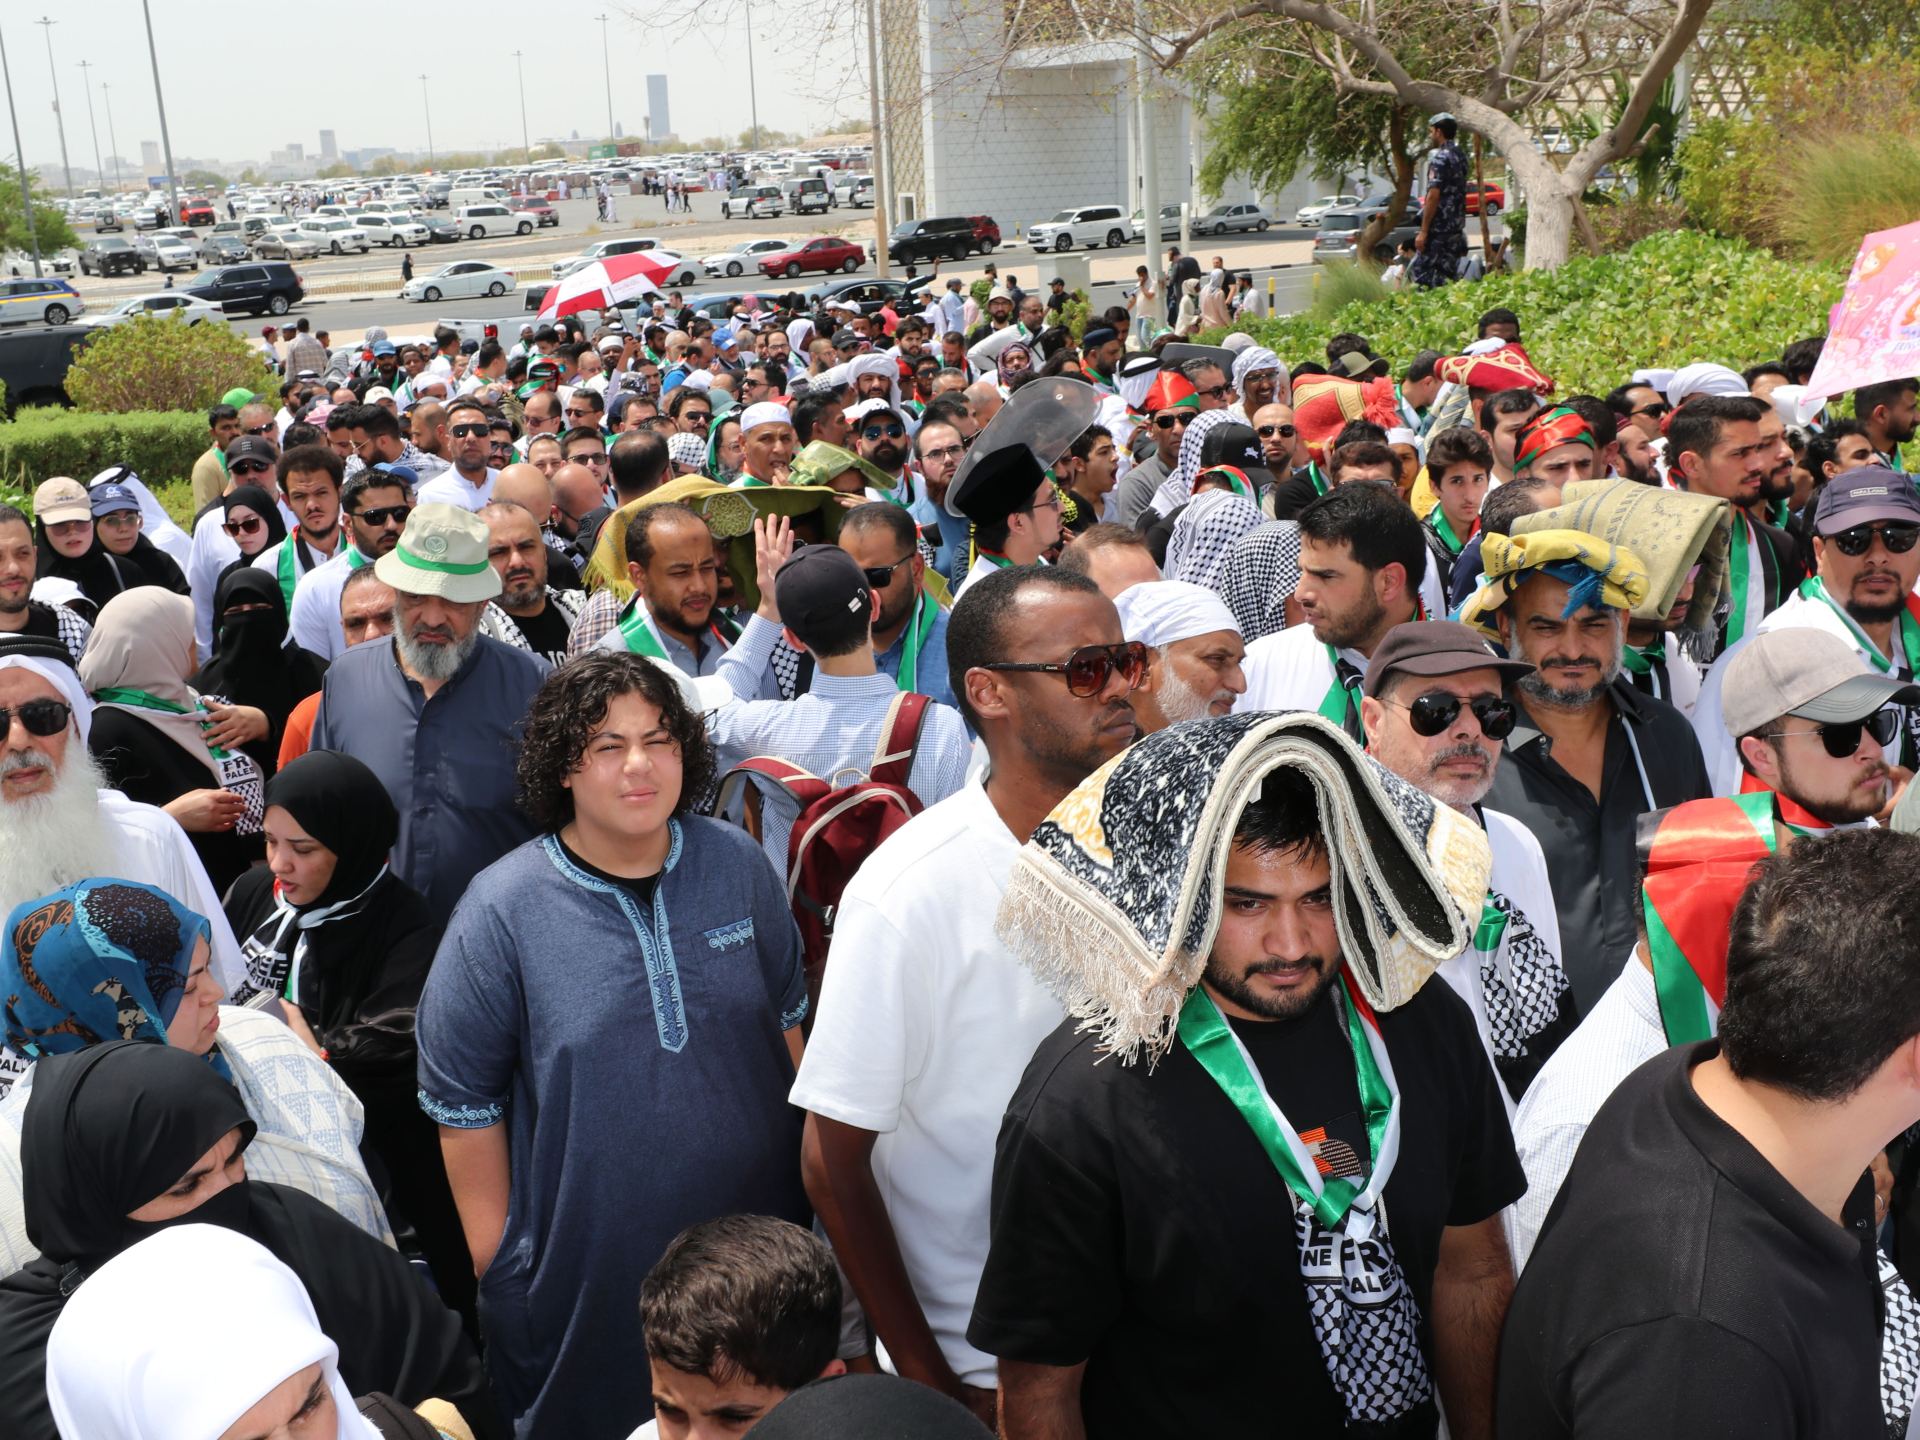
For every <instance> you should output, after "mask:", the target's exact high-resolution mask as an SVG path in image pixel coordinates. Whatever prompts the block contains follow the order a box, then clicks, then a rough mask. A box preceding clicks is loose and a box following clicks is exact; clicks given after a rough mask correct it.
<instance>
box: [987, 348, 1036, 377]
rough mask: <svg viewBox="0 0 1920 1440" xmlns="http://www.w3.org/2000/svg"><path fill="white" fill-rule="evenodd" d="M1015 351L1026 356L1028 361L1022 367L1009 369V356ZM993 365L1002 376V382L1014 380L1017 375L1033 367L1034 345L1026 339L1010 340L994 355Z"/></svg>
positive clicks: (995, 371)
mask: <svg viewBox="0 0 1920 1440" xmlns="http://www.w3.org/2000/svg"><path fill="white" fill-rule="evenodd" d="M1015 352H1018V353H1019V354H1022V355H1024V356H1026V357H1027V363H1026V365H1025V366H1024V367H1023V368H1022V369H1019V370H1014V371H1009V370H1008V369H1007V357H1008V356H1009V355H1012V354H1014V353H1015ZM993 366H994V373H995V374H997V375H998V376H999V377H1000V383H1001V384H1002V385H1005V384H1006V383H1007V382H1008V381H1010V380H1012V379H1013V377H1014V376H1015V375H1024V374H1026V373H1027V371H1029V370H1031V369H1033V347H1032V346H1031V345H1029V344H1027V342H1026V341H1024V340H1013V341H1009V342H1008V343H1007V344H1005V345H1003V346H1001V347H1000V353H999V354H998V355H996V356H995V357H994V361H993Z"/></svg>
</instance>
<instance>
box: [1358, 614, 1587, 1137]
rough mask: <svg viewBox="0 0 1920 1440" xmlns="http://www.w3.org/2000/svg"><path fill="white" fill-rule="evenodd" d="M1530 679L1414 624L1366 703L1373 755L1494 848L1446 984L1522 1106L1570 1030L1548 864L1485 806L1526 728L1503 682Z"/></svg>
mask: <svg viewBox="0 0 1920 1440" xmlns="http://www.w3.org/2000/svg"><path fill="white" fill-rule="evenodd" d="M1532 673H1533V667H1532V666H1531V665H1529V664H1527V663H1526V662H1525V661H1521V660H1507V659H1503V658H1502V657H1501V656H1499V655H1498V654H1496V653H1495V651H1494V648H1493V646H1491V645H1489V644H1488V643H1487V642H1486V640H1485V639H1483V638H1482V637H1481V636H1480V635H1478V634H1476V633H1475V632H1474V631H1472V630H1470V629H1468V628H1467V627H1466V626H1465V625H1460V624H1456V623H1455V622H1453V621H1451V620H1416V621H1414V622H1413V623H1411V624H1408V625H1396V626H1395V627H1394V628H1393V629H1392V630H1390V631H1388V632H1387V638H1386V639H1385V640H1383V641H1381V642H1380V648H1379V649H1378V650H1376V651H1375V652H1374V655H1373V663H1372V664H1371V665H1369V666H1368V667H1367V680H1366V686H1365V696H1364V698H1363V699H1362V700H1361V701H1360V719H1361V721H1362V723H1363V724H1365V726H1366V727H1367V753H1368V754H1370V755H1372V756H1373V758H1374V759H1376V760H1378V761H1379V762H1380V763H1381V764H1382V765H1384V766H1386V767H1387V768H1388V769H1389V770H1391V771H1393V773H1394V774H1396V775H1398V776H1399V777H1400V778H1401V779H1402V780H1405V781H1406V782H1407V783H1408V784H1409V785H1414V786H1417V787H1419V788H1420V789H1422V790H1424V791H1426V792H1427V794H1429V795H1431V796H1433V798H1434V799H1435V800H1438V801H1439V802H1440V803H1441V804H1442V805H1451V806H1452V807H1453V808H1454V809H1456V810H1458V811H1459V812H1460V813H1461V814H1463V815H1469V816H1471V817H1472V818H1473V820H1474V822H1475V823H1476V824H1478V825H1479V826H1480V827H1481V828H1482V829H1483V830H1485V831H1486V832H1487V840H1488V843H1489V844H1491V846H1492V847H1493V875H1492V877H1491V879H1490V880H1489V881H1488V889H1487V898H1486V903H1485V905H1484V906H1483V907H1482V909H1481V911H1480V915H1479V921H1478V924H1477V925H1476V927H1475V931H1474V937H1473V941H1472V943H1471V944H1469V945H1468V946H1467V948H1466V949H1465V950H1463V951H1461V952H1460V954H1458V955H1456V956H1455V957H1454V958H1453V959H1451V960H1449V961H1448V962H1447V963H1446V964H1444V965H1442V966H1441V967H1440V973H1441V975H1443V976H1445V977H1446V981H1447V983H1448V984H1449V985H1451V986H1453V988H1454V989H1455V990H1456V991H1457V992H1459V995H1460V998H1461V999H1462V1000H1465V1001H1466V1002H1467V1008H1468V1009H1470V1010H1471V1011H1473V1019H1474V1023H1475V1025H1476V1026H1477V1028H1478V1029H1479V1031H1480V1040H1481V1043H1482V1044H1484V1045H1485V1046H1486V1047H1487V1056H1488V1058H1489V1059H1490V1060H1491V1061H1492V1062H1493V1066H1494V1069H1495V1071H1496V1072H1498V1074H1499V1075H1500V1078H1501V1080H1502V1081H1503V1082H1504V1083H1505V1084H1506V1087H1507V1093H1508V1094H1509V1095H1510V1096H1511V1097H1512V1098H1513V1100H1514V1101H1515V1102H1518V1101H1519V1099H1520V1097H1521V1096H1522V1095H1523V1094H1524V1093H1525V1092H1526V1088H1527V1086H1528V1084H1529V1083H1530V1082H1531V1081H1532V1079H1533V1077H1534V1076H1535V1075H1536V1074H1537V1073H1539V1070H1540V1067H1541V1066H1542V1065H1543V1064H1545V1063H1546V1059H1547V1057H1548V1056H1549V1055H1551V1054H1552V1053H1553V1051H1554V1047H1555V1046H1557V1045H1558V1044H1559V1043H1560V1042H1561V1041H1562V1040H1563V1039H1565V1038H1566V1036H1567V1034H1568V1033H1569V1032H1570V1031H1571V1030H1572V1029H1573V1025H1574V1013H1573V995H1572V993H1571V992H1570V991H1569V990H1568V988H1567V976H1566V972H1565V971H1564V970H1563V969H1561V967H1560V922H1559V917H1558V916H1557V914H1556V913H1555V911H1554V908H1553V887H1552V885H1551V884H1550V883H1549V882H1548V879H1547V861H1546V856H1545V855H1543V854H1542V853H1541V850H1540V842H1539V841H1538V840H1536V839H1534V838H1533V835H1532V833H1531V832H1530V831H1529V830H1528V829H1527V828H1526V826H1524V825H1522V824H1521V823H1520V822H1519V821H1517V820H1515V819H1514V818H1513V817H1512V816H1511V815H1503V814H1501V813H1500V812H1499V811H1498V810H1491V809H1487V808H1486V807H1484V806H1483V805H1482V804H1481V803H1480V802H1481V801H1482V800H1484V799H1485V798H1486V795H1487V791H1489V790H1491V789H1492V788H1493V777H1494V776H1495V774H1496V773H1498V771H1499V768H1500V742H1501V741H1503V740H1505V739H1506V738H1507V736H1508V735H1510V734H1512V733H1513V726H1514V722H1515V721H1516V720H1517V719H1518V718H1519V710H1518V706H1517V704H1516V702H1515V701H1514V700H1513V699H1511V698H1510V697H1509V696H1508V695H1506V693H1505V686H1506V682H1507V681H1508V680H1509V679H1522V678H1524V677H1525V676H1527V675H1530V674H1532Z"/></svg>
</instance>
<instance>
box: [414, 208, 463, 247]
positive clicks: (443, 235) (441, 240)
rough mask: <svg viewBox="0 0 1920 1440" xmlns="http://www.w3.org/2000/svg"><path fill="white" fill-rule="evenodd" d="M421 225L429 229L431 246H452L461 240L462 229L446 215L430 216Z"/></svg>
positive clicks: (428, 236) (428, 235)
mask: <svg viewBox="0 0 1920 1440" xmlns="http://www.w3.org/2000/svg"><path fill="white" fill-rule="evenodd" d="M420 223H421V224H422V225H424V226H426V227H427V240H428V242H429V243H430V244H434V245H452V244H454V243H456V242H457V241H458V240H459V239H460V227H459V226H458V225H456V224H454V223H453V221H451V220H449V219H448V218H447V217H446V216H444V215H429V216H428V217H427V218H426V219H424V220H422V221H421V222H420Z"/></svg>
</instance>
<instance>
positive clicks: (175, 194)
mask: <svg viewBox="0 0 1920 1440" xmlns="http://www.w3.org/2000/svg"><path fill="white" fill-rule="evenodd" d="M140 14H141V15H142V16H143V17H144V18H145V20H146V22H147V58H148V59H149V60H151V61H152V62H153V101H154V104H155V105H156V106H157V107H158V108H159V111H160V152H161V154H162V155H163V156H164V157H165V158H166V162H167V203H168V204H169V205H171V206H172V207H173V218H174V223H176V224H178V223H179V220H180V188H179V186H178V184H176V183H175V181H174V178H173V140H172V138H171V137H170V136H169V135H168V134H167V97H166V96H165V95H164V94H162V93H161V90H160V50H159V47H158V46H156V45H155V44H154V41H153V6H152V5H151V4H150V3H149V0H140ZM109 138H111V137H109Z"/></svg>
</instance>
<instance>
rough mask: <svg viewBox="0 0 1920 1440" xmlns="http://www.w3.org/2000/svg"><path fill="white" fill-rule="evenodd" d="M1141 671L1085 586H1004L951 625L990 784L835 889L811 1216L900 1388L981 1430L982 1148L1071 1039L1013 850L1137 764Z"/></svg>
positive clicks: (997, 581)
mask: <svg viewBox="0 0 1920 1440" xmlns="http://www.w3.org/2000/svg"><path fill="white" fill-rule="evenodd" d="M1143 651H1144V647H1142V646H1129V645H1127V644H1126V643H1125V641H1124V640H1123V638H1122V632H1121V629H1120V617H1119V615H1118V613H1117V612H1116V611H1115V610H1114V607H1113V602H1112V601H1110V600H1108V599H1107V598H1106V597H1105V596H1104V595H1102V594H1101V593H1100V592H1099V589H1098V588H1097V587H1096V586H1095V585H1094V584H1093V582H1092V581H1091V580H1089V579H1087V578H1086V577H1085V576H1083V575H1074V574H1069V573H1066V572H1063V571H1060V570H1057V569H1043V568H1039V567H1031V566H1029V567H1023V568H1012V569H1005V570H994V571H993V572H992V573H991V574H990V575H989V576H988V577H986V578H984V579H982V580H980V581H979V582H978V583H977V584H976V585H975V587H974V588H973V589H971V590H969V591H968V593H967V595H966V596H965V598H964V599H962V600H961V601H959V603H958V604H956V605H955V606H954V609H953V611H952V614H951V615H950V617H949V625H948V630H947V660H948V664H949V667H950V670H951V673H952V677H953V679H954V680H955V681H956V682H958V687H957V691H956V698H958V700H959V701H960V705H961V711H962V714H963V715H965V716H966V718H967V720H968V723H969V724H970V725H971V726H972V728H973V730H974V733H976V734H977V735H979V737H980V740H981V743H982V744H983V745H984V746H985V747H986V751H987V755H988V758H989V762H990V763H989V766H988V770H987V774H986V777H985V779H984V780H982V781H976V782H974V783H971V784H968V785H966V786H965V787H963V788H962V789H961V790H960V792H959V793H958V794H956V795H954V796H952V797H951V798H949V799H947V800H945V801H942V802H941V803H940V804H938V805H934V806H930V807H929V808H928V809H927V810H926V811H924V812H923V813H922V814H920V815H918V816H916V817H914V819H912V820H910V821H909V822H908V823H907V825H906V827H905V828H904V829H902V830H901V831H899V832H898V833H897V835H896V836H895V837H894V840H892V841H889V843H887V844H886V845H883V846H881V847H880V849H879V850H877V851H875V852H874V854H873V855H872V856H871V857H870V858H869V859H868V861H867V863H866V864H864V865H863V866H862V867H861V868H860V871H859V873H857V874H856V875H855V876H854V878H853V881H852V883H850V884H849V885H848V886H847V888H846V891H845V892H844V893H843V895H842V896H841V902H840V913H839V916H838V918H837V920H836V924H835V930H834V945H835V949H834V952H833V959H832V961H831V962H830V963H829V964H828V966H827V972H826V983H825V987H824V989H823V991H822V993H821V997H820V1003H819V1007H818V1009H817V1011H816V1016H815V1021H814V1030H813V1034H812V1035H811V1037H810V1038H809V1039H808V1042H807V1050H806V1054H805V1056H804V1057H803V1058H802V1060H801V1065H800V1073H799V1076H798V1078H797V1079H796V1080H795V1082H794V1088H793V1092H792V1095H791V1099H792V1102H793V1103H794V1104H796V1105H798V1106H800V1107H801V1108H802V1109H803V1110H806V1111H808V1112H809V1114H808V1117H807V1129H806V1138H805V1140H804V1141H803V1142H802V1149H801V1173H802V1176H803V1178H804V1179H805V1181H806V1185H807V1191H808V1195H809V1196H810V1198H811V1199H812V1200H813V1201H814V1205H815V1208H816V1209H817V1210H818V1211H819V1213H820V1214H821V1216H822V1218H823V1223H824V1224H825V1225H826V1229H827V1234H828V1236H829V1238H830V1239H831V1240H832V1242H833V1246H834V1249H835V1251H836V1252H837V1253H838V1254H839V1256H840V1258H841V1262H842V1264H843V1265H844V1266H845V1268H846V1272H847V1274H848V1276H849V1278H850V1279H851V1281H852V1286H853V1290H854V1293H855V1294H856V1295H858V1297H859V1298H860V1301H861V1303H862V1305H863V1306H864V1307H865V1309H866V1312H867V1317H868V1319H869V1320H870V1321H871V1322H872V1324H873V1327H874V1329H875V1331H876V1332H877V1333H878V1335H879V1337H880V1339H881V1340H882V1341H883V1342H884V1343H885V1344H886V1347H887V1352H888V1354H889V1355H890V1356H891V1357H892V1359H893V1361H894V1364H895V1366H896V1367H897V1369H898V1370H899V1373H901V1374H903V1375H906V1376H908V1377H910V1378H912V1379H914V1380H917V1381H919V1382H921V1383H922V1384H926V1385H930V1386H933V1387H934V1388H936V1389H939V1390H942V1391H944V1392H945V1393H947V1394H949V1395H952V1396H954V1397H955V1398H957V1399H959V1400H961V1401H962V1403H964V1404H966V1405H967V1406H968V1408H969V1409H971V1410H972V1411H973V1412H974V1413H975V1414H976V1415H978V1416H980V1417H981V1418H982V1419H983V1420H984V1421H985V1422H986V1423H987V1424H988V1425H989V1426H991V1425H992V1423H993V1416H994V1410H995V1394H994V1385H995V1379H996V1370H995V1364H994V1360H993V1358H992V1357H991V1356H990V1355H988V1354H986V1353H985V1352H983V1351H982V1350H980V1349H979V1348H977V1347H975V1346H973V1345H971V1344H969V1343H968V1340H967V1336H966V1330H967V1320H968V1316H969V1313H970V1311H971V1310H972V1308H973V1300H974V1295H975V1292H976V1291H977V1290H978V1288H979V1282H980V1273H981V1271H982V1269H983V1268H984V1266H985V1264H986V1259H987V1248H988V1209H989V1195H988V1191H989V1187H990V1184H991V1180H992V1175H993V1153H994V1141H995V1139H996V1137H997V1136H998V1134H999V1132H1000V1121H1001V1117H1002V1115H1003V1113H1004V1112H1005V1110H1006V1103H1007V1100H1008V1099H1009V1097H1011V1096H1012V1094H1013V1091H1014V1088H1015V1087H1016V1085H1018V1083H1019V1080H1020V1076H1021V1074H1022V1073H1023V1072H1024V1071H1025V1069H1026V1066H1027V1062H1028V1060H1029V1059H1031V1058H1032V1055H1033V1052H1034V1049H1035V1047H1036V1046H1038V1044H1039V1043H1040V1041H1041V1040H1042V1039H1043V1038H1044V1037H1045V1036H1046V1035H1047V1034H1048V1033H1049V1032H1050V1031H1051V1030H1052V1029H1053V1028H1054V1027H1055V1026H1056V1025H1058V1024H1059V1022H1060V1020H1061V1018H1062V1012H1061V1009H1060V1003H1059V1002H1058V1001H1057V1000H1055V999H1054V998H1053V996H1052V995H1051V994H1050V993H1049V992H1048V991H1047V990H1045V989H1044V988H1043V987H1042V986H1041V985H1040V984H1039V982H1038V981H1036V980H1035V978H1034V976H1033V974H1032V973H1031V972H1030V971H1028V970H1027V969H1026V968H1025V967H1024V966H1022V965H1021V964H1020V963H1019V962H1018V961H1016V960H1015V959H1014V958H1013V957H1012V956H1011V955H1010V954H1009V953H1008V951H1007V948H1006V946H1005V944H1004V943H1003V942H1002V941H1001V940H1000V939H999V937H998V936H997V935H996V934H995V933H994V929H993V916H994V914H995V913H996V912H997V910H998V909H999V905H1000V897H1001V894H1002V892H1003V891H1004V889H1005V888H1006V885H1007V882H1008V878H1009V877H1010V876H1011V874H1012V872H1013V866H1014V860H1015V858H1016V857H1017V855H1018V854H1019V848H1020V846H1021V845H1022V844H1024V843H1025V842H1026V840H1027V838H1028V837H1029V836H1030V835H1032V833H1033V831H1034V829H1035V828H1036V827H1037V826H1038V825H1039V824H1040V822H1041V820H1043V819H1044V818H1045V817H1046V815H1047V813H1048V812H1049V811H1050V810H1051V809H1052V808H1053V807H1054V806H1055V805H1057V804H1059V802H1060V801H1061V800H1063V799H1065V798H1066V796H1067V794H1068V793H1069V792H1070V791H1071V790H1072V789H1073V787H1074V786H1075V785H1077V784H1079V783H1080V781H1081V780H1083V779H1085V778H1086V777H1087V776H1088V775H1089V774H1091V773H1092V772H1093V771H1094V770H1096V769H1097V768H1099V767H1100V766H1101V765H1103V764H1104V763H1106V761H1108V760H1110V759H1112V758H1113V757H1114V756H1115V755H1117V754H1119V753H1120V751H1121V750H1123V749H1125V748H1126V747H1127V746H1128V745H1129V744H1131V743H1132V742H1133V737H1134V735H1135V733H1136V730H1135V724H1134V718H1133V710H1132V706H1131V703H1130V700H1129V696H1130V692H1131V691H1132V689H1133V687H1134V686H1135V685H1136V684H1137V683H1138V681H1139V679H1140V677H1141V675H1142V673H1143V672H1144V669H1145V663H1144V655H1143V653H1142V652H1143ZM876 1036H893V1037H900V1043H889V1044H887V1045H881V1046H876V1044H875V1037H876Z"/></svg>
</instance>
